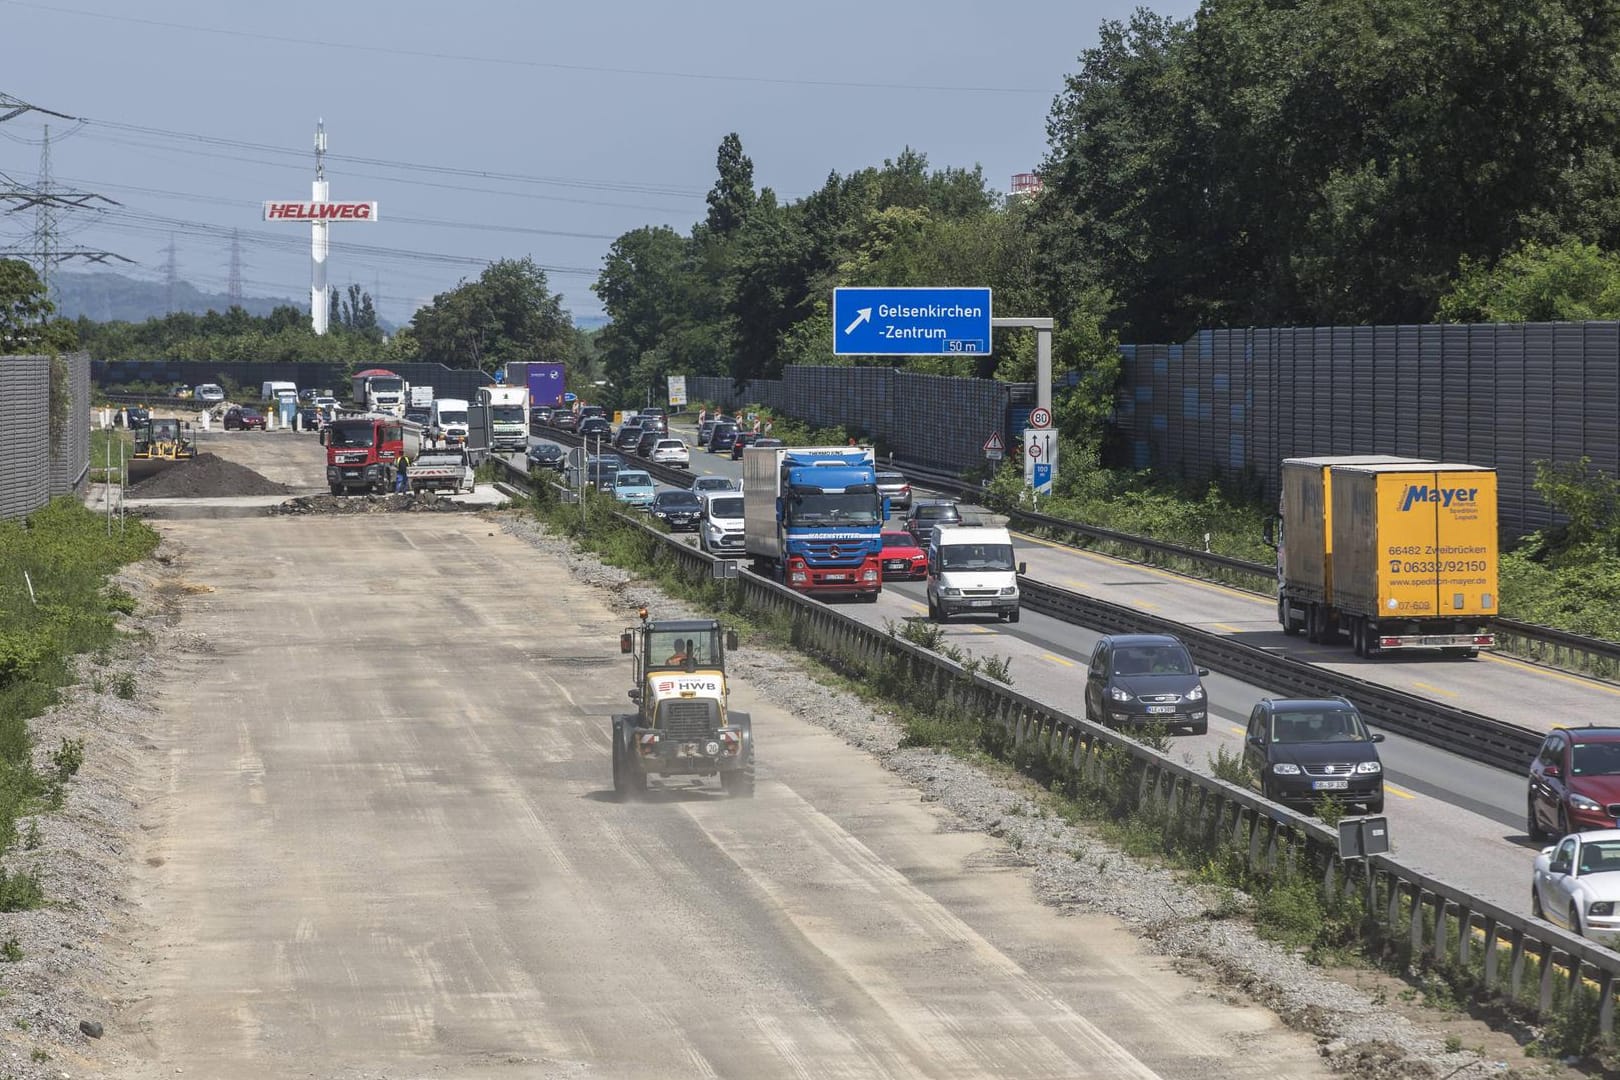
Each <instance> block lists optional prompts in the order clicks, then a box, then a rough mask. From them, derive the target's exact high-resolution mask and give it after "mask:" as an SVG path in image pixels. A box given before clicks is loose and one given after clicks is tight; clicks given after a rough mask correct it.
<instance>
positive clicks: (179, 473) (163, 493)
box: [129, 453, 292, 499]
mask: <svg viewBox="0 0 1620 1080" xmlns="http://www.w3.org/2000/svg"><path fill="white" fill-rule="evenodd" d="M291 490H292V488H290V487H288V486H287V485H286V484H278V483H276V482H275V481H274V480H266V479H265V478H264V477H263V476H261V475H259V474H258V473H256V472H254V471H253V470H252V469H250V468H248V467H247V466H246V465H238V464H237V463H236V462H234V461H226V460H225V459H224V458H222V457H219V456H218V455H216V454H206V453H204V454H198V455H197V456H196V457H194V458H192V459H191V460H190V461H177V462H175V463H174V464H173V465H170V466H169V467H168V468H166V469H164V470H163V471H162V472H160V473H158V474H157V475H156V476H151V477H148V478H147V479H145V480H142V481H141V482H140V483H138V484H131V485H130V487H129V496H130V498H132V499H210V498H217V497H222V496H226V495H285V494H286V493H287V492H289V491H291Z"/></svg>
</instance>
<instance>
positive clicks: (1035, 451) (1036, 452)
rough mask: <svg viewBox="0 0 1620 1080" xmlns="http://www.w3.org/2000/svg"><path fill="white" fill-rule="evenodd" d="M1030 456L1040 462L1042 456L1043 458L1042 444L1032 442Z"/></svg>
mask: <svg viewBox="0 0 1620 1080" xmlns="http://www.w3.org/2000/svg"><path fill="white" fill-rule="evenodd" d="M1029 456H1030V457H1032V458H1035V459H1036V460H1037V461H1038V460H1040V456H1041V444H1040V443H1038V442H1032V443H1030V444H1029Z"/></svg>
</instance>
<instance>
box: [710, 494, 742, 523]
mask: <svg viewBox="0 0 1620 1080" xmlns="http://www.w3.org/2000/svg"><path fill="white" fill-rule="evenodd" d="M742 506H743V503H742V496H741V495H736V496H733V497H731V498H729V499H710V500H709V516H710V517H715V518H740V517H742V514H743V511H742Z"/></svg>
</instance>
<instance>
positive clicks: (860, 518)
mask: <svg viewBox="0 0 1620 1080" xmlns="http://www.w3.org/2000/svg"><path fill="white" fill-rule="evenodd" d="M787 506H788V524H790V525H877V524H879V523H880V522H881V521H882V520H883V507H882V506H881V505H880V504H879V502H878V497H877V492H875V491H846V492H838V493H830V492H823V493H820V494H808V493H799V492H795V493H794V494H792V495H790V496H789V497H788V499H787Z"/></svg>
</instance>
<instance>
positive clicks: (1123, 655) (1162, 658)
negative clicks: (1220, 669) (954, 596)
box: [946, 548, 1193, 675]
mask: <svg viewBox="0 0 1620 1080" xmlns="http://www.w3.org/2000/svg"><path fill="white" fill-rule="evenodd" d="M946 550H947V551H949V550H950V549H949V548H947V549H946ZM1011 557H1012V549H1011V548H1009V549H1008V558H1009V559H1011ZM1192 672H1193V666H1192V657H1190V656H1188V655H1187V650H1186V649H1185V648H1183V647H1182V646H1180V645H1128V646H1123V647H1120V648H1116V649H1115V650H1114V674H1115V675H1191V674H1192Z"/></svg>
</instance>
